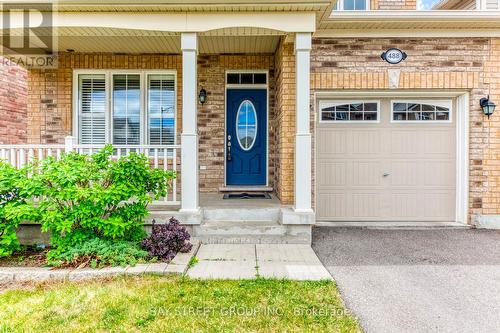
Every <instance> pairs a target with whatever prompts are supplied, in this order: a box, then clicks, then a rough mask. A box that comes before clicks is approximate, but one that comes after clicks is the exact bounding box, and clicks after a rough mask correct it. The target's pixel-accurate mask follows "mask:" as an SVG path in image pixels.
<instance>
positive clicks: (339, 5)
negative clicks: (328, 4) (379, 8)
mask: <svg viewBox="0 0 500 333" xmlns="http://www.w3.org/2000/svg"><path fill="white" fill-rule="evenodd" d="M364 1H365V4H366V9H355V10H351V9H349V10H345V9H344V0H337V9H334V10H333V11H334V12H335V11H337V12H340V11H342V12H344V11H345V12H365V11H367V10H371V7H370V5H371V1H370V0H364Z"/></svg>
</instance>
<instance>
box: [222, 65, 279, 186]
mask: <svg viewBox="0 0 500 333" xmlns="http://www.w3.org/2000/svg"><path fill="white" fill-rule="evenodd" d="M230 73H255V74H266V84H228V83H227V74H230ZM228 89H262V90H264V89H265V90H266V132H267V134H266V135H267V136H266V186H269V112H270V110H269V70H267V69H231V70H226V71H225V72H224V186H227V91H228Z"/></svg>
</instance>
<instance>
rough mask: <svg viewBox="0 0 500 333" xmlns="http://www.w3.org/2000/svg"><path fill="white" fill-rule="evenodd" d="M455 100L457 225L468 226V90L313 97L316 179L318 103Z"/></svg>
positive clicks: (337, 93) (340, 93)
mask: <svg viewBox="0 0 500 333" xmlns="http://www.w3.org/2000/svg"><path fill="white" fill-rule="evenodd" d="M427 97H429V98H453V99H455V101H456V102H455V104H456V108H455V116H456V200H455V202H456V205H455V210H456V213H455V221H454V222H457V223H461V224H464V225H466V224H467V222H468V214H469V114H470V110H469V109H470V103H469V101H470V93H469V92H468V91H466V90H413V91H407V90H404V91H403V90H357V91H354V90H346V91H339V90H335V91H322V92H315V93H314V104H313V105H314V137H315V149H314V152H313V154H314V156H313V158H314V161H315V163H314V175H316V168H317V165H318V163H317V151H318V149H317V142H318V141H317V124H318V119H319V118H318V117H319V101H320V100H323V99H331V98H415V99H422V98H427ZM314 179H315V180H316V181H315V183H314V196H315V198H314V202H315V205H317V204H318V200H317V195H318V190H317V186H318V184H317V179H318V178H317V177H316V176H315V178H314Z"/></svg>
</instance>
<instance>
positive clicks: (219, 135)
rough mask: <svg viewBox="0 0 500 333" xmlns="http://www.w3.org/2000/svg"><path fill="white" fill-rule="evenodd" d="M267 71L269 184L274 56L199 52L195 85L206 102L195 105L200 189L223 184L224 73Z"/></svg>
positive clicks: (271, 177) (214, 188) (271, 176)
mask: <svg viewBox="0 0 500 333" xmlns="http://www.w3.org/2000/svg"><path fill="white" fill-rule="evenodd" d="M238 69H241V70H257V69H265V70H269V120H270V124H269V126H268V128H269V134H268V138H269V185H270V186H273V185H274V165H275V153H274V147H275V144H274V138H275V135H274V128H275V127H274V126H273V119H274V117H275V116H274V103H275V102H274V101H275V97H274V91H275V88H274V86H275V83H274V82H275V80H274V55H200V56H199V57H198V86H199V89H201V88H204V89H205V90H206V91H207V102H206V103H205V105H203V106H201V105H199V108H198V133H199V140H200V148H199V154H200V156H199V159H200V166H206V170H200V191H201V192H215V191H218V189H219V187H221V186H223V185H224V149H225V147H224V144H225V140H224V131H225V72H226V70H238Z"/></svg>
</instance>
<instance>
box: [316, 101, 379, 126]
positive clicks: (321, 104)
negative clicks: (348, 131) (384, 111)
mask: <svg viewBox="0 0 500 333" xmlns="http://www.w3.org/2000/svg"><path fill="white" fill-rule="evenodd" d="M359 103H377V120H339V121H335V120H323V119H322V117H321V114H322V109H323V107H327V106H333V105H335V104H339V105H340V104H359ZM368 112H373V111H368ZM380 117H381V112H380V100H366V99H359V100H347V99H346V100H341V99H335V100H333V99H332V100H328V99H326V100H321V101H319V114H318V119H319V122H320V124H378V123H380Z"/></svg>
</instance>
